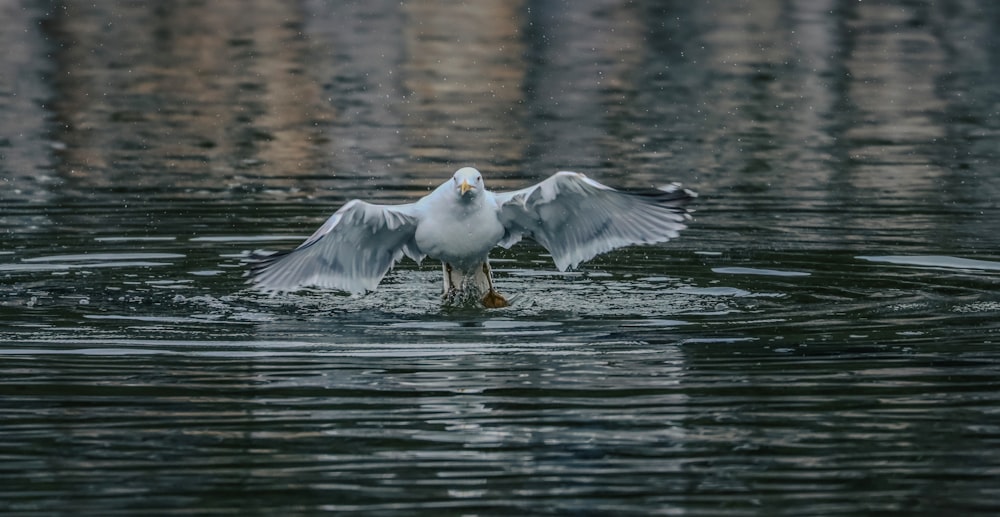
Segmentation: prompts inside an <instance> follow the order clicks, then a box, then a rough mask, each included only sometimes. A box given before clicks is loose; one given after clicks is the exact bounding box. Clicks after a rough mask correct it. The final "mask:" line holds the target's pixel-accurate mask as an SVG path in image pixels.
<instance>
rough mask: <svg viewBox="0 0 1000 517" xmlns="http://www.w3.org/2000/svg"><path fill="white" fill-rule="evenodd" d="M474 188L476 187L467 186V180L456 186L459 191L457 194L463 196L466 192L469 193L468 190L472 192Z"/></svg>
mask: <svg viewBox="0 0 1000 517" xmlns="http://www.w3.org/2000/svg"><path fill="white" fill-rule="evenodd" d="M474 188H476V187H475V186H473V185H470V184H469V180H466V179H463V180H462V184H461V185H459V186H458V190H459V192H461V193H462V195H463V196H464V195H465V193H466V192H468V191H470V190H472V189H474Z"/></svg>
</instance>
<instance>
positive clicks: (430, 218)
mask: <svg viewBox="0 0 1000 517" xmlns="http://www.w3.org/2000/svg"><path fill="white" fill-rule="evenodd" d="M696 196H697V194H696V193H694V192H692V191H690V190H687V189H684V188H682V187H681V186H680V185H679V184H676V183H674V184H670V185H667V186H663V187H659V188H655V189H648V190H645V191H639V192H629V191H622V190H616V189H614V188H611V187H608V186H606V185H603V184H601V183H598V182H597V181H594V180H592V179H590V178H588V177H587V176H585V175H583V174H580V173H577V172H567V171H563V172H557V173H556V174H554V175H552V176H550V177H549V178H548V179H546V180H544V181H542V182H541V183H538V184H536V185H533V186H530V187H528V188H524V189H521V190H515V191H512V192H490V191H489V190H486V186H485V184H484V182H483V175H482V174H481V173H480V172H479V171H478V170H476V169H475V168H472V167H463V168H461V169H459V170H458V171H456V172H455V174H454V175H453V176H452V177H451V179H450V180H448V181H446V182H444V183H443V184H441V186H439V187H437V188H436V189H434V191H432V192H431V193H430V194H428V195H426V196H424V197H422V198H420V199H419V200H417V201H416V202H414V203H408V204H399V205H376V204H372V203H367V202H365V201H361V200H357V199H355V200H352V201H349V202H348V203H347V204H345V205H344V206H343V207H341V208H340V209H339V210H337V212H336V213H334V214H333V215H332V216H330V218H329V219H327V221H326V222H325V223H324V224H323V226H321V227H320V228H319V229H318V230H316V232H315V233H313V234H312V236H310V237H309V238H308V239H306V240H305V242H303V243H302V244H300V245H299V246H298V247H297V248H295V249H294V250H292V251H289V252H279V253H274V254H271V255H267V256H263V257H261V256H260V255H259V253H258V255H257V256H256V257H255V261H254V263H253V264H252V265H251V269H250V271H248V276H250V282H251V283H252V284H253V285H254V287H255V288H256V289H258V290H260V291H263V292H267V293H272V294H273V293H280V292H288V291H295V290H297V289H299V288H302V287H307V286H312V287H318V288H321V289H337V290H342V291H347V292H350V293H354V294H361V293H365V292H370V291H374V290H375V288H376V287H377V286H378V284H379V282H381V280H382V278H383V277H384V276H385V275H386V273H388V272H389V270H390V269H392V267H393V265H395V263H396V262H397V261H399V260H400V259H401V258H402V257H403V256H404V255H405V256H407V257H410V258H411V259H413V260H414V261H416V262H417V263H418V264H419V263H420V262H421V261H422V260H423V259H424V258H425V257H431V258H434V259H437V260H440V261H441V264H442V272H443V274H444V294H443V297H444V299H445V300H446V301H448V302H465V301H475V302H479V303H481V304H482V305H483V306H485V307H487V308H500V307H506V306H508V305H509V303H508V302H507V299H506V298H505V297H504V296H503V295H501V294H500V293H498V292H497V290H496V288H495V286H494V284H493V272H492V270H491V269H490V262H489V253H490V250H491V249H493V248H494V247H495V246H502V247H504V248H510V247H511V246H513V245H514V244H516V243H517V242H519V241H520V240H521V239H522V238H524V237H528V238H531V239H534V240H535V241H537V242H538V243H539V244H541V245H542V246H543V247H544V248H545V249H546V250H548V251H549V253H550V254H551V255H552V260H553V261H554V262H555V266H556V267H557V268H558V269H559V271H566V270H567V269H571V268H575V267H576V266H577V265H579V264H580V263H581V262H583V261H586V260H589V259H591V258H593V257H595V256H597V255H599V254H601V253H606V252H608V251H611V250H613V249H616V248H620V247H623V246H630V245H634V244H654V243H661V242H666V241H668V240H670V239H673V238H676V237H677V236H678V232H680V231H681V230H683V229H685V228H686V226H685V224H684V223H685V221H688V220H689V219H691V215H690V211H689V210H688V209H687V208H686V205H687V204H688V203H689V202H690V201H691V200H692V199H694V198H695V197H696Z"/></svg>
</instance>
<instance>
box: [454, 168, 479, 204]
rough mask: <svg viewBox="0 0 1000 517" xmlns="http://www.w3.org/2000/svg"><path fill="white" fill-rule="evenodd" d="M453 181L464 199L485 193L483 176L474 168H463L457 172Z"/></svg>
mask: <svg viewBox="0 0 1000 517" xmlns="http://www.w3.org/2000/svg"><path fill="white" fill-rule="evenodd" d="M451 180H452V181H453V182H454V183H455V188H456V189H457V190H458V193H459V195H460V196H462V197H468V196H475V195H477V194H479V193H480V192H482V191H483V188H484V186H483V175H482V174H480V173H479V171H477V170H476V169H474V168H472V167H462V168H461V169H458V170H457V171H455V175H454V176H452V178H451Z"/></svg>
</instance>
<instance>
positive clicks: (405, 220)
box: [250, 200, 424, 293]
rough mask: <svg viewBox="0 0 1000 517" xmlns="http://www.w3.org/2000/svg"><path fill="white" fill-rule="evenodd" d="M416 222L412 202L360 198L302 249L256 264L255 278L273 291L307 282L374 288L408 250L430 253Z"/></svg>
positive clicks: (410, 254) (357, 289)
mask: <svg viewBox="0 0 1000 517" xmlns="http://www.w3.org/2000/svg"><path fill="white" fill-rule="evenodd" d="M416 227H417V216H416V211H415V209H414V205H412V204H409V205H395V206H386V205H373V204H371V203H366V202H364V201H359V200H354V201H351V202H349V203H347V204H346V205H344V206H343V207H342V208H341V209H340V210H337V212H336V213H335V214H333V215H332V216H330V218H329V219H327V221H326V223H324V224H323V226H321V227H320V228H319V229H318V230H316V232H315V233H313V234H312V236H311V237H309V238H308V239H306V241H305V242H303V243H302V244H301V245H299V247H298V248H295V249H294V250H292V251H290V252H288V253H276V254H274V255H270V256H267V257H264V258H263V259H262V260H260V261H259V262H257V263H255V264H254V265H253V266H252V269H251V271H250V277H251V282H252V283H254V284H256V286H257V288H258V289H260V290H262V291H268V292H282V291H294V290H295V289H298V288H299V287H304V286H315V287H321V288H326V289H330V288H333V289H340V290H344V291H350V292H352V293H360V292H365V291H371V290H374V289H375V287H376V286H377V285H378V283H379V282H380V281H381V280H382V277H384V276H385V274H386V273H388V272H389V270H390V269H392V266H393V265H394V264H395V263H396V261H398V260H399V259H400V258H402V257H403V255H404V254H405V255H406V256H408V257H410V258H412V259H413V260H415V261H418V262H419V261H420V260H422V259H423V258H424V255H423V254H422V253H421V252H420V250H419V249H417V246H416V244H415V243H414V241H413V236H414V233H415V231H416Z"/></svg>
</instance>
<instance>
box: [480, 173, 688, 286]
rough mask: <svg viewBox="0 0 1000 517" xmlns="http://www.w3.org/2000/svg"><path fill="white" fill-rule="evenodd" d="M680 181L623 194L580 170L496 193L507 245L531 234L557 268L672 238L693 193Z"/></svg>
mask: <svg viewBox="0 0 1000 517" xmlns="http://www.w3.org/2000/svg"><path fill="white" fill-rule="evenodd" d="M696 196H697V194H695V193H694V192H692V191H690V190H687V189H683V188H681V187H680V185H676V184H674V185H668V186H666V187H662V188H658V189H651V190H648V191H642V192H625V191H620V190H615V189H613V188H611V187H608V186H606V185H602V184H600V183H598V182H596V181H594V180H592V179H590V178H588V177H586V176H584V175H583V174H579V173H576V172H558V173H556V174H554V175H553V176H551V177H549V178H548V179H546V180H545V181H543V182H541V183H539V184H537V185H534V186H531V187H528V188H526V189H522V190H516V191H513V192H505V193H499V194H495V197H496V200H497V205H498V206H499V208H500V222H501V223H503V225H504V227H505V228H506V231H507V233H506V234H505V235H504V239H503V240H502V241H501V242H500V245H501V246H503V247H505V248H509V247H511V246H513V245H514V244H516V243H517V242H518V241H520V240H521V238H522V237H530V238H532V239H534V240H536V241H538V243H539V244H541V245H542V246H544V247H545V249H547V250H549V253H551V254H552V258H553V260H554V261H555V263H556V267H558V268H559V270H560V271H565V270H566V269H569V268H573V267H576V266H577V265H578V264H579V263H580V262H583V261H585V260H588V259H590V258H593V257H595V256H597V255H599V254H601V253H605V252H608V251H611V250H613V249H615V248H620V247H622V246H628V245H632V244H652V243H657V242H665V241H667V240H670V239H673V238H676V237H677V235H678V232H680V231H681V230H683V229H684V228H686V226H685V225H684V221H687V220H689V219H690V218H691V216H690V215H689V212H688V210H687V209H686V208H685V205H687V203H688V202H689V201H691V199H693V198H694V197H696Z"/></svg>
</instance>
